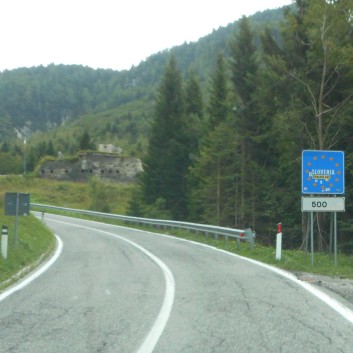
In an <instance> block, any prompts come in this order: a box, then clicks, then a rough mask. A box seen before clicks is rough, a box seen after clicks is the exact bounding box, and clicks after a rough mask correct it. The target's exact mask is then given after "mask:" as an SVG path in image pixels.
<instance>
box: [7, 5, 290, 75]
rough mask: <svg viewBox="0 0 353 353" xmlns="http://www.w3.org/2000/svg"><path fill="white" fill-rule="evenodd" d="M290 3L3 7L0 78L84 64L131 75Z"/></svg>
mask: <svg viewBox="0 0 353 353" xmlns="http://www.w3.org/2000/svg"><path fill="white" fill-rule="evenodd" d="M291 2H292V1H291V0H177V1H175V0H174V1H171V0H1V2H0V16H1V18H0V45H1V49H0V71H3V70H5V69H8V70H11V69H14V68H18V67H31V66H39V65H44V66H46V65H48V64H51V63H54V64H79V65H84V66H89V67H92V68H110V69H114V70H123V69H130V68H131V66H132V65H138V64H139V63H140V62H141V61H142V60H145V59H146V58H147V57H148V56H150V55H152V54H154V53H157V52H159V51H161V50H164V49H168V48H171V47H173V46H176V45H180V44H183V43H184V42H192V41H197V40H198V39H199V38H201V37H203V36H205V35H207V34H209V33H211V32H212V31H213V29H218V28H219V27H221V26H226V25H227V24H229V23H231V22H234V21H236V20H237V19H239V18H240V17H241V16H242V15H246V16H249V15H251V14H254V13H255V12H257V11H262V10H265V9H273V8H278V7H281V6H283V5H288V4H290V3H291Z"/></svg>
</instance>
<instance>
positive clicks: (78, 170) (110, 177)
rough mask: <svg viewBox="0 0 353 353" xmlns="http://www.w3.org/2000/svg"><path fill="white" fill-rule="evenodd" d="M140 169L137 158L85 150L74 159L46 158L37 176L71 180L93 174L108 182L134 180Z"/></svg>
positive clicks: (87, 177)
mask: <svg viewBox="0 0 353 353" xmlns="http://www.w3.org/2000/svg"><path fill="white" fill-rule="evenodd" d="M142 171H143V169H142V163H141V161H140V159H138V158H134V157H121V156H120V155H117V154H108V153H94V152H87V153H81V154H80V155H79V156H78V158H76V159H56V160H47V161H45V162H43V164H42V165H41V166H40V170H39V176H40V177H42V178H47V179H57V180H71V181H87V180H88V179H89V178H91V177H93V176H95V177H98V178H99V179H101V180H104V181H110V182H136V181H137V176H138V174H139V173H141V172H142Z"/></svg>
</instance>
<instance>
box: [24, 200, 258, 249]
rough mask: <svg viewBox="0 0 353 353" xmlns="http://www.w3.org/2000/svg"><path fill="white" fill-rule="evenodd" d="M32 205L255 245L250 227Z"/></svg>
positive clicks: (33, 204) (44, 209)
mask: <svg viewBox="0 0 353 353" xmlns="http://www.w3.org/2000/svg"><path fill="white" fill-rule="evenodd" d="M32 207H34V208H38V209H39V211H42V212H44V211H46V210H54V211H65V212H70V213H76V214H81V215H88V216H96V217H102V218H110V219H115V220H120V221H123V222H125V223H131V224H137V225H142V226H153V227H157V228H161V229H184V230H188V231H193V232H197V233H203V234H205V236H210V235H211V236H212V235H213V236H214V237H215V238H216V239H217V238H218V237H219V236H222V237H224V238H225V239H226V240H228V238H234V239H237V240H238V241H240V240H246V241H247V242H249V244H250V245H251V246H253V245H254V243H255V232H253V231H252V230H251V229H250V228H248V229H244V230H241V229H233V228H225V227H218V226H213V225H207V224H199V223H189V222H178V221H169V220H162V219H151V218H141V217H131V216H123V215H116V214H112V213H103V212H96V211H87V210H78V209H75V208H67V207H59V206H52V205H43V204H38V203H31V208H32Z"/></svg>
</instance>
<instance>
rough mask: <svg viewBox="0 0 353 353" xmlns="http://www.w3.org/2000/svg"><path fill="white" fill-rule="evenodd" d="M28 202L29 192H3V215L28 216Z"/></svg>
mask: <svg viewBox="0 0 353 353" xmlns="http://www.w3.org/2000/svg"><path fill="white" fill-rule="evenodd" d="M29 204H30V200H29V194H23V193H17V192H7V193H6V194H5V215H6V216H28V215H29Z"/></svg>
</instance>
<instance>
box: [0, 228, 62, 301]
mask: <svg viewBox="0 0 353 353" xmlns="http://www.w3.org/2000/svg"><path fill="white" fill-rule="evenodd" d="M55 237H56V240H57V247H56V250H55V253H54V255H53V256H52V257H51V258H50V259H49V260H48V261H47V262H45V263H44V265H43V266H41V267H39V269H38V270H36V271H35V272H33V273H32V274H31V275H29V276H28V277H26V278H25V279H24V280H23V281H21V282H20V283H18V284H17V285H15V286H13V287H10V288H9V289H7V290H6V291H5V292H3V293H1V294H0V302H1V301H2V300H4V299H5V298H7V297H8V296H10V295H11V294H13V293H15V292H17V291H19V290H21V289H22V288H24V287H26V286H27V285H28V284H30V283H31V282H32V281H34V280H35V279H36V278H38V277H39V276H40V275H42V274H43V273H44V272H45V271H46V270H48V269H49V267H50V266H52V265H53V264H54V262H55V261H56V260H57V259H58V258H59V256H60V254H61V252H62V249H63V242H62V241H61V239H60V237H58V236H57V235H56V234H55Z"/></svg>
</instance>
